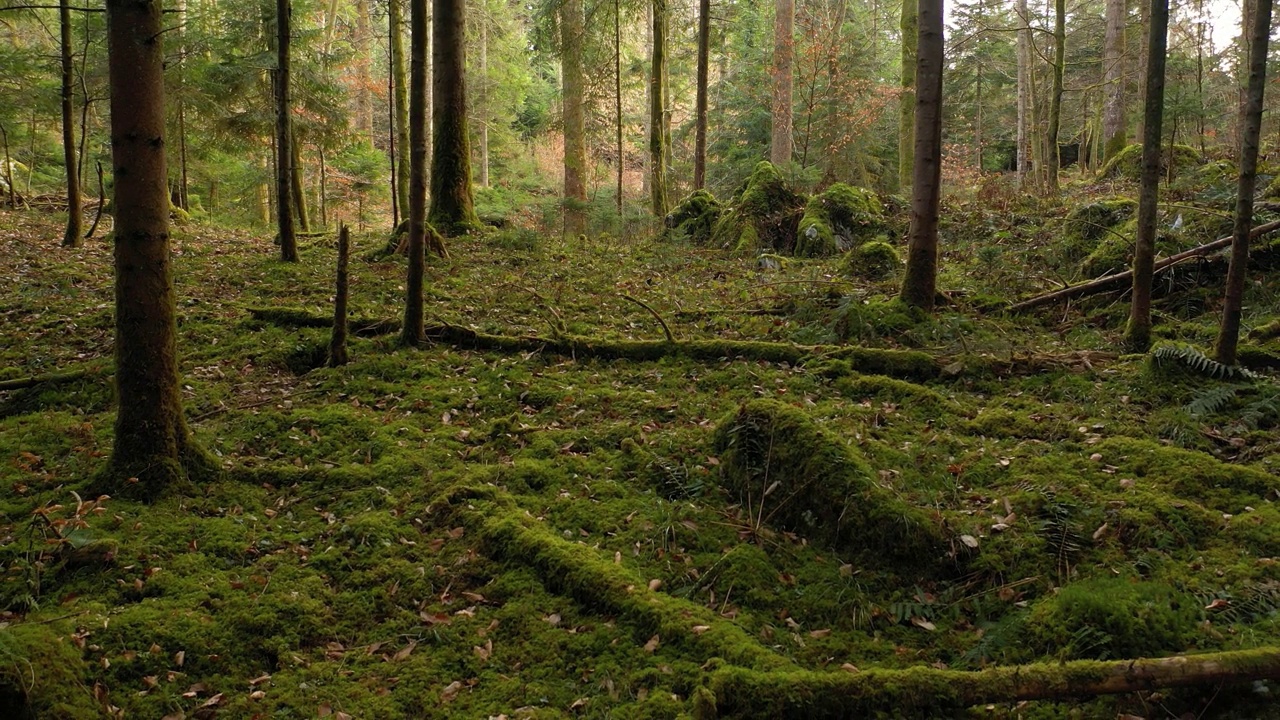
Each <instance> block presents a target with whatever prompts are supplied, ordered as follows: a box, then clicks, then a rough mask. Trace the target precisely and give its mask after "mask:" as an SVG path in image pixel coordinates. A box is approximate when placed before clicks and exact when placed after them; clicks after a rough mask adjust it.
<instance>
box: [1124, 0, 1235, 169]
mask: <svg viewBox="0 0 1280 720" xmlns="http://www.w3.org/2000/svg"><path fill="white" fill-rule="evenodd" d="M1248 1H1249V0H1244V3H1245V4H1248ZM1137 5H1138V27H1139V28H1140V30H1139V32H1140V33H1141V39H1142V48H1141V50H1139V51H1138V77H1140V78H1142V85H1141V86H1140V89H1139V91H1138V104H1139V105H1140V106H1142V107H1143V108H1144V110H1143V112H1140V113H1138V127H1137V128H1136V130H1135V132H1134V133H1133V138H1134V140H1133V141H1134V142H1136V143H1138V144H1139V145H1141V144H1142V143H1143V141H1145V140H1146V138H1147V132H1146V124H1147V113H1146V110H1145V108H1146V107H1147V61H1148V59H1149V58H1150V57H1151V5H1150V4H1149V3H1147V2H1143V0H1137Z"/></svg>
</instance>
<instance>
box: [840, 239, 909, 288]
mask: <svg viewBox="0 0 1280 720" xmlns="http://www.w3.org/2000/svg"><path fill="white" fill-rule="evenodd" d="M900 267H902V258H900V257H898V251H897V250H896V249H894V247H893V246H892V245H890V244H889V243H888V241H886V240H884V239H883V238H881V239H877V240H871V241H869V242H865V243H862V244H861V245H859V246H858V247H856V248H854V249H853V250H850V251H849V252H848V253H846V254H845V256H844V259H843V260H841V261H840V274H841V275H842V276H844V277H847V278H849V279H851V280H883V279H885V278H887V277H892V276H893V275H895V274H896V273H897V272H898V268H900Z"/></svg>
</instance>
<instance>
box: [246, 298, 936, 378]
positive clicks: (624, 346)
mask: <svg viewBox="0 0 1280 720" xmlns="http://www.w3.org/2000/svg"><path fill="white" fill-rule="evenodd" d="M249 312H250V313H252V314H253V316H254V317H255V318H256V319H258V320H261V321H263V322H270V323H274V324H277V325H286V326H293V327H316V328H327V327H332V325H333V320H332V318H328V317H322V316H320V315H314V314H312V313H309V312H307V311H305V310H296V309H291V308H250V310H249ZM395 322H396V321H394V320H355V321H352V323H351V331H352V332H353V333H354V334H356V335H379V334H382V335H385V334H387V333H390V332H394V331H395V330H394V329H391V328H392V326H393V323H395ZM396 327H398V326H396ZM426 335H427V339H429V340H434V341H437V342H444V343H448V344H450V345H454V346H456V347H460V348H465V349H469V350H498V351H502V352H522V353H523V352H545V353H552V354H555V355H565V356H568V357H574V358H599V359H605V360H612V359H624V360H657V359H659V358H664V357H687V358H692V359H695V360H707V361H716V360H720V359H722V358H746V359H749V360H762V361H766V362H787V363H791V364H793V365H796V364H801V363H804V362H807V361H810V360H816V359H819V358H822V359H828V360H830V359H837V360H844V361H847V362H848V363H849V369H850V370H852V371H857V372H863V373H870V374H874V375H891V376H894V377H906V378H912V379H924V380H927V379H931V378H935V377H938V376H939V375H940V374H941V368H942V366H943V365H944V364H945V363H943V362H942V361H939V360H937V359H935V358H934V357H933V356H931V355H928V354H926V353H923V352H918V351H912V350H882V349H878V348H861V347H849V346H835V345H791V344H787V343H774V342H762V341H751V340H680V341H676V342H668V341H666V340H608V339H602V338H589V337H575V336H562V337H558V338H544V337H537V336H534V335H491V334H488V333H483V332H479V331H477V330H472V329H471V328H465V327H462V326H459V325H433V326H429V327H427V329H426Z"/></svg>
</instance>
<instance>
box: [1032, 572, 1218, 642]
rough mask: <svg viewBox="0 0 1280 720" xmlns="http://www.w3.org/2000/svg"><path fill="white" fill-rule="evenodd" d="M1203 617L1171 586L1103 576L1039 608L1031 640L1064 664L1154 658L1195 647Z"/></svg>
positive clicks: (1068, 588) (1067, 590)
mask: <svg viewBox="0 0 1280 720" xmlns="http://www.w3.org/2000/svg"><path fill="white" fill-rule="evenodd" d="M1199 614H1200V613H1199V612H1198V610H1197V609H1196V606H1195V605H1194V604H1193V600H1192V598H1190V597H1185V596H1182V595H1180V594H1179V593H1177V592H1174V590H1173V589H1172V588H1170V587H1168V586H1167V585H1161V584H1158V583H1151V582H1134V581H1131V580H1129V579H1127V578H1106V577H1102V578H1095V579H1089V580H1083V581H1081V582H1077V583H1072V584H1070V585H1067V586H1066V587H1064V588H1062V591H1061V592H1059V593H1058V594H1057V595H1055V596H1053V597H1050V598H1047V599H1045V600H1042V601H1041V602H1040V603H1038V604H1037V605H1036V606H1035V607H1034V608H1033V609H1032V610H1031V614H1030V616H1029V617H1028V618H1027V636H1028V639H1030V640H1031V641H1032V642H1033V643H1034V644H1036V645H1038V646H1040V647H1042V648H1044V649H1045V650H1046V651H1047V652H1048V653H1049V654H1054V653H1055V652H1056V654H1058V655H1059V657H1061V658H1062V659H1094V660H1105V659H1109V658H1136V657H1155V656H1160V655H1165V654H1168V653H1171V652H1180V651H1183V650H1186V649H1187V647H1189V646H1190V645H1192V644H1193V640H1194V638H1195V635H1196V624H1197V621H1198V620H1199Z"/></svg>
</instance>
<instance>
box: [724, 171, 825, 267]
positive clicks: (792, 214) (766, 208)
mask: <svg viewBox="0 0 1280 720" xmlns="http://www.w3.org/2000/svg"><path fill="white" fill-rule="evenodd" d="M804 205H805V197H804V196H803V195H801V194H799V193H797V192H795V191H794V190H792V189H791V187H790V186H789V185H788V184H787V181H786V180H785V179H784V178H783V177H782V173H780V172H778V169H777V168H776V167H774V166H773V164H772V163H770V162H767V161H762V162H760V163H758V164H757V165H756V167H755V170H753V171H752V172H751V177H749V178H747V181H746V183H745V184H744V185H743V187H742V190H741V192H739V193H738V194H737V195H736V196H735V200H734V202H733V207H732V208H731V209H730V210H729V211H728V212H725V213H722V214H721V215H720V218H719V219H718V220H717V221H716V223H715V226H714V227H713V228H712V232H711V241H712V242H713V243H715V244H717V245H720V246H721V247H725V248H729V249H732V250H735V251H739V252H741V251H749V250H757V249H762V250H776V251H778V252H782V253H790V252H792V251H793V250H794V249H795V246H796V231H797V228H798V227H799V224H800V218H801V216H802V215H803V214H804Z"/></svg>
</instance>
